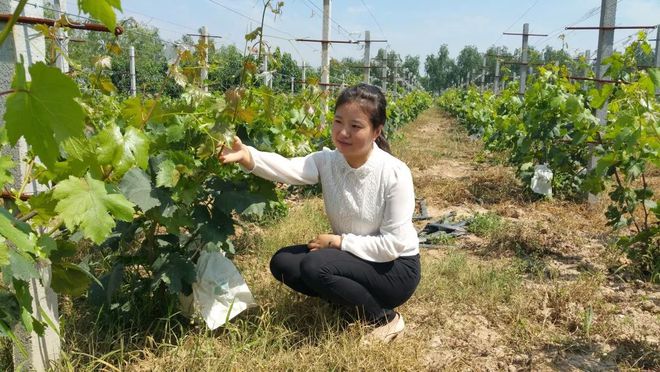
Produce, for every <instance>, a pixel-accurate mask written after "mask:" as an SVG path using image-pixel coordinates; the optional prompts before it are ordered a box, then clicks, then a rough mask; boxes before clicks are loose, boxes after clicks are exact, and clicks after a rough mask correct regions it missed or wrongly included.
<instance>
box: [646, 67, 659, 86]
mask: <svg viewBox="0 0 660 372" xmlns="http://www.w3.org/2000/svg"><path fill="white" fill-rule="evenodd" d="M647 71H648V73H649V77H650V78H651V80H652V81H653V85H655V88H656V89H658V88H660V68H658V67H656V68H650V69H648V70H647Z"/></svg>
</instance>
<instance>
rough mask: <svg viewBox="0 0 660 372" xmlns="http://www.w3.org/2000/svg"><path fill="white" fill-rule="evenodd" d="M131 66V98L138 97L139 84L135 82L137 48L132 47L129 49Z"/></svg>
mask: <svg viewBox="0 0 660 372" xmlns="http://www.w3.org/2000/svg"><path fill="white" fill-rule="evenodd" d="M129 66H130V68H129V69H130V73H131V96H132V97H135V96H136V95H137V84H136V81H135V47H134V46H132V45H131V47H130V49H129Z"/></svg>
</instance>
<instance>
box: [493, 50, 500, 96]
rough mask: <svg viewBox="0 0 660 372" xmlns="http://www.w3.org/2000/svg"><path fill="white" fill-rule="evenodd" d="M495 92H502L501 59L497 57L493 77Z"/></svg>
mask: <svg viewBox="0 0 660 372" xmlns="http://www.w3.org/2000/svg"><path fill="white" fill-rule="evenodd" d="M493 93H495V94H499V93H500V59H499V58H495V76H494V77H493Z"/></svg>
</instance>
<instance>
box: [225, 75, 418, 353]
mask: <svg viewBox="0 0 660 372" xmlns="http://www.w3.org/2000/svg"><path fill="white" fill-rule="evenodd" d="M386 104H387V103H386V100H385V96H384V95H383V93H382V92H381V91H380V89H379V88H377V87H375V86H373V85H367V84H360V85H357V86H354V87H350V88H347V89H346V90H344V91H343V92H342V93H341V94H340V96H339V97H338V99H337V102H336V104H335V116H334V121H333V124H332V142H333V144H334V145H335V147H336V149H335V150H329V149H327V148H324V149H323V150H322V151H318V152H315V153H312V154H310V155H307V156H305V157H300V158H292V159H287V158H284V157H282V156H280V155H278V154H275V153H267V152H261V151H258V150H256V149H255V148H253V147H250V146H245V145H243V144H242V143H241V141H240V139H239V138H238V137H235V139H234V144H233V145H232V148H231V149H225V150H224V151H223V152H222V154H221V155H220V160H221V161H222V162H223V163H233V162H237V163H239V164H240V165H241V166H242V167H243V168H245V169H246V170H248V171H250V172H252V173H254V174H256V175H257V176H260V177H263V178H265V179H268V180H272V181H277V182H282V183H287V184H316V183H318V182H321V186H322V190H323V200H324V202H325V210H326V213H327V214H328V218H329V220H330V223H331V225H332V230H333V232H334V233H333V234H321V235H319V236H317V237H316V238H314V239H312V240H311V241H310V242H309V243H307V244H305V245H294V246H290V247H285V248H282V249H280V250H279V251H278V252H277V253H275V255H274V256H273V258H272V259H271V262H270V269H271V272H272V273H273V275H274V276H275V278H276V279H277V280H279V281H281V282H283V283H284V284H286V285H287V286H289V287H290V288H292V289H293V290H295V291H297V292H300V293H303V294H306V295H308V296H318V297H321V298H323V299H325V300H328V301H330V302H332V303H336V304H341V305H346V306H351V307H357V308H358V309H360V310H361V311H362V312H363V314H364V316H365V317H366V320H367V321H368V322H369V323H370V324H373V325H375V329H374V330H373V332H372V333H371V334H370V337H369V338H370V339H376V340H382V341H385V342H388V341H390V340H392V339H394V338H395V337H397V336H398V335H400V334H401V333H402V332H403V329H404V321H403V317H402V316H401V315H400V314H399V313H397V312H395V311H394V309H395V308H396V307H398V306H400V305H401V304H403V303H404V302H405V301H406V300H408V299H409V298H410V296H412V294H413V292H414V291H415V288H416V287H417V284H418V283H419V280H420V262H419V241H418V239H417V232H416V230H415V228H414V227H413V224H412V215H413V212H414V208H415V195H414V191H413V182H412V176H411V174H410V170H409V169H408V167H407V166H406V165H405V164H404V163H403V162H401V161H400V160H398V159H397V158H395V157H393V156H392V155H391V154H390V151H389V145H388V143H387V141H386V140H385V137H384V136H383V127H384V125H385V121H386V117H387V114H386Z"/></svg>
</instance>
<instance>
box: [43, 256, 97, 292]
mask: <svg viewBox="0 0 660 372" xmlns="http://www.w3.org/2000/svg"><path fill="white" fill-rule="evenodd" d="M52 270H53V278H52V280H51V288H53V290H54V291H55V292H57V293H59V294H64V295H69V296H74V297H78V296H80V295H82V294H84V293H85V292H86V291H87V289H88V288H89V284H90V282H91V280H90V278H89V276H88V275H87V273H86V272H85V271H84V270H82V269H81V268H80V267H78V266H77V265H74V264H70V263H54V264H53V266H52Z"/></svg>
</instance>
